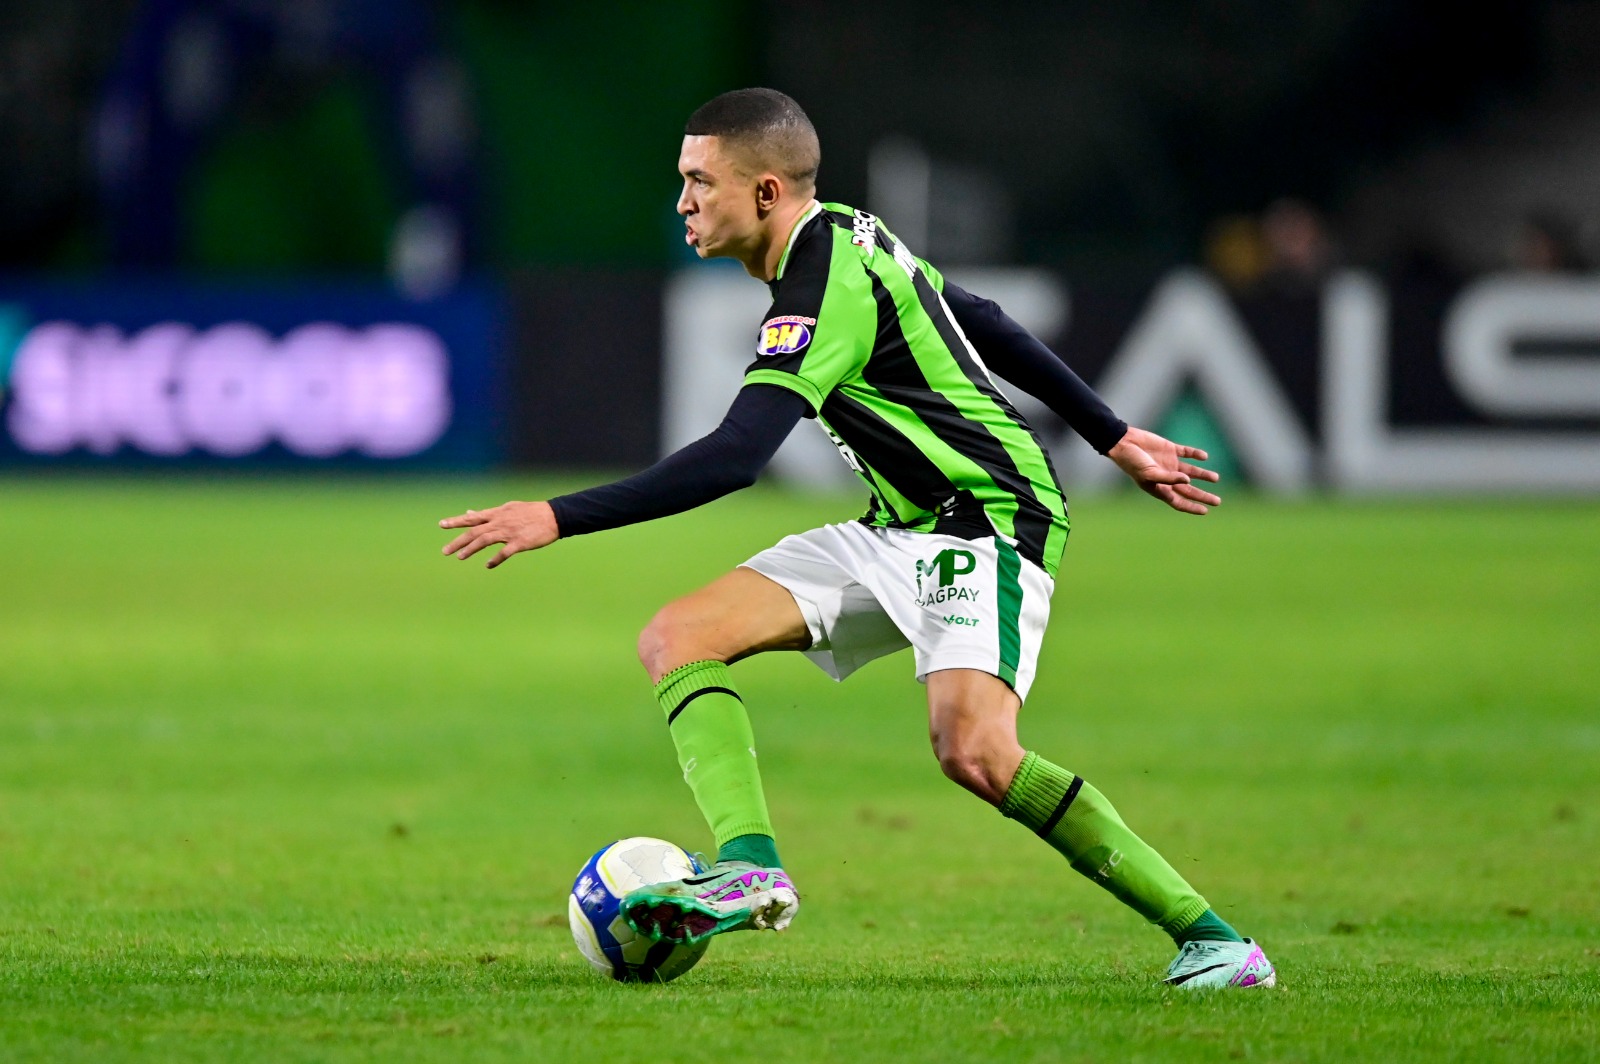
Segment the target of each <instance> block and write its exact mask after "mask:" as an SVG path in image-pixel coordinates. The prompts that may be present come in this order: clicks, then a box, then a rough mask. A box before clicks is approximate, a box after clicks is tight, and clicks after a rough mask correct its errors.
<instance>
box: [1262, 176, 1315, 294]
mask: <svg viewBox="0 0 1600 1064" xmlns="http://www.w3.org/2000/svg"><path fill="white" fill-rule="evenodd" d="M1261 237H1262V241H1263V243H1264V244H1265V246H1266V258H1267V262H1266V270H1265V273H1264V275H1263V277H1262V280H1263V281H1264V282H1265V283H1266V284H1267V285H1270V286H1271V287H1273V288H1277V289H1279V290H1282V291H1287V292H1302V291H1306V290H1310V289H1314V288H1317V287H1320V286H1321V284H1322V280H1323V278H1324V277H1326V276H1327V274H1328V270H1329V269H1330V268H1331V267H1332V265H1333V245H1332V241H1331V240H1330V239H1329V238H1328V230H1327V227H1326V226H1325V225H1324V224H1323V221H1322V215H1321V214H1320V213H1318V211H1317V210H1316V208H1314V207H1312V206H1311V205H1310V204H1308V203H1306V202H1305V201H1303V200H1298V199H1292V198H1284V199H1280V200H1276V201H1274V202H1273V203H1272V205H1271V206H1269V207H1268V208H1267V209H1266V211H1264V212H1263V213H1262V215H1261Z"/></svg>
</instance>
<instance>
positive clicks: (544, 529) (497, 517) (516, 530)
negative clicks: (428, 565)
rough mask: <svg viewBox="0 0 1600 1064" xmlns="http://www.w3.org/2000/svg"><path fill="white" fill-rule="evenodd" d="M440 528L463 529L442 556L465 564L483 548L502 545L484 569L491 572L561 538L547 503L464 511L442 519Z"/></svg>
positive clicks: (446, 546) (528, 503)
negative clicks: (526, 552)
mask: <svg viewBox="0 0 1600 1064" xmlns="http://www.w3.org/2000/svg"><path fill="white" fill-rule="evenodd" d="M439 527H440V528H464V529H466V531H465V532H463V533H461V535H459V536H457V537H456V538H455V539H452V540H451V541H450V542H449V543H447V544H446V545H445V548H444V550H443V552H442V553H444V554H454V555H455V556H456V557H457V558H460V559H461V560H462V561H466V560H467V559H468V558H470V557H472V556H473V555H474V554H476V553H478V552H479V551H480V550H482V549H483V548H485V547H487V546H490V545H492V544H495V543H501V544H504V546H502V547H501V548H500V550H499V551H498V552H497V553H496V554H495V556H494V557H493V558H490V559H489V564H488V566H487V568H490V569H493V568H494V567H495V566H497V565H499V564H500V563H501V562H503V561H505V560H506V559H507V558H509V557H511V556H512V555H513V554H520V553H521V552H522V551H525V550H538V549H539V548H540V547H547V546H549V545H550V544H552V543H554V542H555V541H556V540H558V539H560V538H561V530H560V528H558V527H557V526H556V513H555V511H554V510H552V509H551V508H550V504H549V503H547V502H508V503H504V504H502V505H500V506H496V507H495V508H494V509H492V510H468V511H467V512H466V513H464V514H457V515H456V516H454V517H446V518H445V519H444V520H443V521H440V522H439Z"/></svg>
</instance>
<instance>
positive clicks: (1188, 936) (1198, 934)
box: [1172, 909, 1244, 946]
mask: <svg viewBox="0 0 1600 1064" xmlns="http://www.w3.org/2000/svg"><path fill="white" fill-rule="evenodd" d="M1172 941H1174V942H1176V943H1177V944H1178V945H1180V946H1181V945H1183V944H1184V943H1186V942H1243V941H1244V937H1243V936H1242V935H1240V934H1239V932H1237V931H1235V930H1234V929H1233V925H1232V924H1230V923H1228V921H1226V920H1224V919H1223V918H1222V917H1220V916H1218V915H1217V914H1216V913H1215V912H1213V911H1212V910H1210V909H1207V910H1206V911H1205V912H1203V913H1201V914H1200V919H1198V920H1196V921H1195V922H1194V923H1192V924H1190V925H1189V926H1188V927H1186V928H1184V929H1183V930H1182V931H1179V932H1178V933H1177V934H1176V935H1173V936H1172Z"/></svg>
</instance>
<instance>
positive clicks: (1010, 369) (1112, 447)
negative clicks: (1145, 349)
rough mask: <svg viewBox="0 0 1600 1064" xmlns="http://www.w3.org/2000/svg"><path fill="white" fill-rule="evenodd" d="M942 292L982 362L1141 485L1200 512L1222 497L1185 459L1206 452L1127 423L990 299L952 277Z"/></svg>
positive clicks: (1212, 478) (1210, 474) (1211, 475)
mask: <svg viewBox="0 0 1600 1064" xmlns="http://www.w3.org/2000/svg"><path fill="white" fill-rule="evenodd" d="M941 280H942V278H941ZM943 294H944V299H945V305H946V306H948V307H949V308H950V313H951V315H952V316H954V317H955V319H956V324H957V325H959V326H961V331H962V332H963V333H964V334H965V335H966V337H967V340H968V342H970V343H971V344H972V346H973V348H974V349H975V350H976V351H977V352H978V355H979V357H981V358H982V359H983V360H984V362H985V364H986V365H988V366H989V367H990V368H991V369H993V370H994V371H995V372H996V373H998V374H1000V376H1002V377H1004V378H1005V379H1006V380H1008V381H1010V382H1011V383H1013V384H1015V385H1016V386H1017V387H1019V388H1021V389H1022V390H1023V391H1025V392H1027V393H1028V394H1029V395H1031V396H1033V397H1034V398H1036V399H1038V400H1039V401H1041V402H1043V403H1044V404H1045V405H1046V406H1048V407H1049V408H1050V409H1051V410H1054V411H1055V412H1056V413H1057V414H1059V415H1060V416H1061V418H1062V419H1063V420H1064V421H1066V423H1067V424H1068V425H1070V426H1071V427H1072V429H1073V431H1074V432H1076V433H1077V434H1078V435H1080V436H1082V437H1083V438H1084V440H1085V441H1086V442H1087V443H1088V444H1089V446H1091V447H1093V448H1094V449H1095V450H1096V451H1098V452H1100V453H1101V454H1103V455H1105V456H1106V457H1107V458H1109V459H1111V460H1112V461H1113V462H1115V463H1116V464H1117V467H1118V468H1119V469H1121V470H1122V471H1123V472H1124V473H1126V474H1127V475H1128V477H1129V478H1130V479H1131V480H1132V481H1133V482H1134V483H1135V484H1137V485H1139V488H1140V490H1141V491H1144V492H1145V493H1147V494H1149V495H1151V496H1154V497H1155V498H1157V499H1160V500H1161V501H1162V502H1164V503H1166V504H1167V505H1168V506H1170V507H1172V508H1173V509H1174V510H1178V511H1180V512H1182V513H1187V514H1204V513H1206V511H1207V510H1208V508H1210V507H1212V506H1217V505H1219V504H1221V502H1222V500H1221V499H1220V498H1218V497H1217V496H1216V495H1213V494H1212V493H1211V492H1209V491H1206V490H1205V489H1204V488H1202V487H1200V486H1199V485H1197V484H1195V483H1194V481H1196V480H1200V481H1207V482H1211V483H1215V482H1216V481H1217V480H1219V479H1220V477H1219V475H1218V474H1217V472H1216V471H1215V470H1211V469H1205V468H1202V467H1200V466H1197V465H1194V464H1193V463H1192V462H1191V461H1189V460H1190V459H1192V460H1193V461H1196V462H1203V461H1205V460H1206V452H1204V451H1202V450H1201V449H1200V448H1198V447H1189V446H1186V445H1184V444H1178V443H1173V442H1172V441H1171V440H1168V439H1165V438H1164V437H1161V436H1158V435H1156V434H1155V433H1153V432H1150V431H1148V430H1146V429H1141V428H1134V427H1131V426H1130V425H1128V423H1127V422H1125V421H1123V420H1122V419H1121V418H1119V417H1117V415H1116V414H1115V413H1113V412H1112V410H1111V407H1109V406H1107V405H1106V402H1105V400H1104V399H1101V398H1100V396H1099V395H1098V394H1097V393H1096V392H1095V390H1094V389H1093V388H1091V387H1089V385H1088V384H1087V383H1085V382H1084V380H1083V378H1082V377H1079V376H1078V375H1077V374H1076V373H1074V372H1073V371H1072V367H1071V366H1068V365H1067V364H1066V363H1065V362H1064V361H1062V360H1061V359H1060V358H1059V357H1058V356H1057V355H1056V353H1055V352H1054V351H1052V350H1050V348H1049V347H1047V346H1045V344H1044V343H1043V342H1042V341H1041V340H1039V338H1038V337H1036V336H1034V335H1033V334H1032V333H1030V332H1029V331H1028V330H1027V329H1024V328H1023V327H1022V326H1021V325H1019V324H1017V323H1016V322H1015V321H1013V320H1012V319H1011V318H1010V317H1009V316H1008V315H1007V314H1006V312H1005V311H1003V310H1001V309H1000V307H999V306H998V305H997V304H996V303H995V302H994V301H993V300H990V299H983V298H982V297H980V296H975V295H973V294H972V293H970V292H967V291H965V290H964V289H962V288H960V287H959V286H957V285H954V284H951V283H950V282H949V281H944V282H943Z"/></svg>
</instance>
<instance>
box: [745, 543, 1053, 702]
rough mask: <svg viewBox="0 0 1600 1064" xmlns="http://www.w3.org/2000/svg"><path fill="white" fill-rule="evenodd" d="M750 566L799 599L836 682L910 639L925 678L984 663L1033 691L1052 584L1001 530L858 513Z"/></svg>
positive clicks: (818, 653) (820, 659) (1023, 694)
mask: <svg viewBox="0 0 1600 1064" xmlns="http://www.w3.org/2000/svg"><path fill="white" fill-rule="evenodd" d="M744 564H745V567H746V568H749V569H754V570H755V571H756V572H758V573H760V574H761V575H762V576H765V577H767V578H769V579H771V580H774V581H776V582H777V583H779V584H781V585H782V586H783V587H784V588H785V589H787V590H788V592H789V593H790V594H791V595H793V596H794V600H795V603H796V604H797V605H798V606H799V607H800V613H801V614H802V615H803V616H804V617H805V619H806V627H807V628H809V629H810V630H811V649H809V650H807V651H805V655H806V657H808V658H810V659H811V660H812V661H814V662H816V664H817V665H818V666H819V667H820V668H821V669H822V670H823V671H824V672H826V673H827V674H828V675H830V676H832V677H833V678H834V679H836V680H842V679H844V678H845V677H846V676H849V675H850V674H851V673H852V672H855V671H856V670H857V669H859V668H860V667H861V666H863V665H865V664H866V663H867V662H869V661H872V660H874V659H876V658H881V657H883V656H884V655H885V654H892V653H894V652H895V651H897V650H903V649H905V648H906V647H908V646H909V647H911V648H912V649H913V650H915V651H916V665H917V679H918V681H920V682H924V683H926V682H927V677H928V673H930V672H938V671H940V670H942V669H977V670H979V671H982V672H987V673H989V674H990V675H992V676H998V677H1000V679H1002V680H1004V681H1005V682H1006V683H1008V684H1010V685H1011V687H1012V689H1013V690H1015V691H1016V692H1017V695H1018V697H1020V698H1027V697H1028V688H1029V686H1030V685H1031V684H1032V683H1033V676H1034V670H1035V668H1036V667H1037V665H1038V660H1039V644H1040V642H1042V641H1043V639H1044V629H1045V624H1046V622H1047V621H1048V620H1049V619H1050V594H1051V592H1052V591H1054V590H1055V581H1053V580H1051V579H1050V577H1049V576H1047V575H1046V574H1045V572H1044V570H1043V569H1041V568H1039V567H1038V566H1037V565H1035V564H1033V563H1032V562H1030V561H1028V560H1027V559H1026V558H1023V557H1021V556H1020V555H1018V554H1017V552H1016V550H1015V549H1014V548H1013V547H1012V545H1011V544H1009V543H1007V542H1006V541H1005V540H1003V539H1000V538H999V537H994V538H991V539H976V540H967V539H959V538H957V537H955V536H941V535H934V534H932V533H928V532H909V531H906V530H905V529H900V528H871V527H869V526H867V525H864V524H862V523H860V522H859V521H852V522H850V523H848V524H842V525H824V526H823V527H822V528H816V529H812V530H811V531H810V532H804V533H801V534H800V535H798V536H788V537H785V538H784V539H783V540H781V541H780V542H779V543H778V544H777V545H776V546H774V547H771V548H768V549H767V550H764V551H762V552H761V553H760V554H757V555H756V556H755V557H754V558H751V559H750V560H749V561H747V562H745V563H744Z"/></svg>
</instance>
